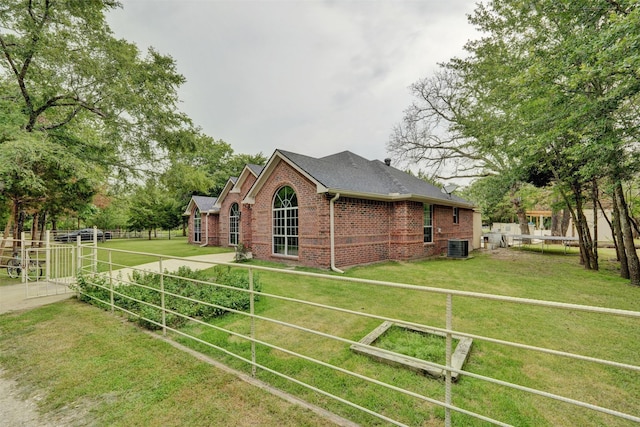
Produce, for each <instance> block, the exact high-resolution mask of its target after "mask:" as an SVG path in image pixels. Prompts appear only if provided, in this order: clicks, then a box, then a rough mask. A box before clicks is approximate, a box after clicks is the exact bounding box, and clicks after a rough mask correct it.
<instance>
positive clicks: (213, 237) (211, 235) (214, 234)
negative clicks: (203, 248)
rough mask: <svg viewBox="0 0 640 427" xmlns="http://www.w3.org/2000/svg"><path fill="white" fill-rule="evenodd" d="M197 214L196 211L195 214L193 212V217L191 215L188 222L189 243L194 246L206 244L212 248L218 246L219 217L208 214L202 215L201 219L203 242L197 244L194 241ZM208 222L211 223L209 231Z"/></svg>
mask: <svg viewBox="0 0 640 427" xmlns="http://www.w3.org/2000/svg"><path fill="white" fill-rule="evenodd" d="M194 214H195V210H194V211H193V212H191V215H189V219H188V220H187V227H188V236H187V239H188V241H189V243H191V244H193V245H202V244H204V243H207V244H208V245H210V246H218V245H219V242H218V215H215V214H214V215H208V216H207V215H206V214H202V213H201V214H200V218H201V223H200V224H201V230H200V231H201V233H202V234H201V236H202V237H201V241H200V242H196V241H194V240H193V237H194V235H193V218H194V216H195V215H194ZM207 221H209V225H208V227H209V229H208V230H207V223H206V222H207ZM207 231H208V239H207Z"/></svg>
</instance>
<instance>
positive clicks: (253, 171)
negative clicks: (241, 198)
mask: <svg viewBox="0 0 640 427" xmlns="http://www.w3.org/2000/svg"><path fill="white" fill-rule="evenodd" d="M263 169H264V167H263V166H260V165H252V164H248V165H246V166H245V167H244V169H242V173H241V174H240V177H238V180H237V181H236V183H235V185H234V186H233V188H232V189H231V192H232V193H240V192H241V191H242V186H243V185H244V183H245V182H246V180H247V179H248V178H249V177H250V176H254V177H255V178H257V177H258V175H260V173H261V172H262V170H263Z"/></svg>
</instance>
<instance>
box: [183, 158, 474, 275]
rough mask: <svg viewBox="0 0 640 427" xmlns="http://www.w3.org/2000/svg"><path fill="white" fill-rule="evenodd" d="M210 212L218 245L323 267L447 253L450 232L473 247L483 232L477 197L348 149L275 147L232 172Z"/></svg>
mask: <svg viewBox="0 0 640 427" xmlns="http://www.w3.org/2000/svg"><path fill="white" fill-rule="evenodd" d="M197 207H198V203H197V202H196V201H194V200H192V202H191V203H190V204H189V207H188V208H187V211H186V212H185V214H188V215H189V216H190V225H191V223H192V222H194V218H195V217H196V210H195V209H196V208H197ZM204 212H205V211H203V209H202V208H200V216H201V217H202V216H204V215H205V213H204ZM206 214H207V215H208V217H212V216H217V217H218V230H217V231H213V230H211V228H210V229H209V231H208V233H209V235H211V236H213V235H214V234H215V236H216V237H215V238H216V239H217V243H210V244H216V245H220V246H235V245H237V244H239V243H242V244H243V245H244V246H245V247H247V248H249V249H250V250H251V252H252V255H253V257H254V258H258V259H263V260H276V261H286V262H288V263H292V264H299V265H305V266H310V267H320V268H329V267H332V268H339V267H346V266H352V265H357V264H366V263H372V262H379V261H385V260H411V259H419V258H424V257H428V256H432V255H441V254H446V252H447V244H448V241H449V240H450V239H461V240H467V241H468V242H469V249H472V248H473V247H475V246H476V245H475V244H474V242H475V241H476V240H478V239H479V230H476V233H475V234H478V236H476V237H477V239H474V229H475V228H477V227H474V222H475V223H478V224H479V221H478V218H476V217H477V216H478V215H477V214H474V211H473V205H472V204H471V203H469V202H468V201H466V200H463V199H461V198H459V197H457V196H454V195H451V194H446V193H444V192H443V191H442V190H441V189H439V188H437V187H434V186H433V185H431V184H429V183H427V182H425V181H423V180H421V179H419V178H416V177H414V176H412V175H409V174H407V173H405V172H403V171H400V170H398V169H396V168H393V167H391V166H390V164H389V163H386V164H385V163H383V162H381V161H378V160H373V161H370V160H367V159H364V158H362V157H360V156H358V155H356V154H353V153H351V152H349V151H344V152H342V153H337V154H334V155H331V156H327V157H322V158H319V159H317V158H313V157H308V156H304V155H300V154H296V153H291V152H288V151H283V150H276V151H275V152H274V154H273V155H272V156H271V158H270V159H269V161H268V163H267V165H266V166H265V167H264V169H262V168H260V167H256V166H253V165H249V166H247V167H245V169H244V170H243V172H242V174H241V175H240V177H239V178H238V179H237V180H233V179H231V180H230V181H229V182H228V183H227V185H226V186H225V188H224V190H223V191H222V193H221V194H220V196H219V197H218V198H217V200H216V202H215V203H214V204H213V206H212V207H211V208H210V210H209V211H207V212H206ZM201 221H204V220H201ZM209 221H210V222H208V224H209V225H210V227H211V224H212V222H211V220H209ZM195 232H196V229H195V228H194V229H193V230H192V229H191V228H190V237H189V241H190V242H193V243H197V241H196V239H195V238H194V237H192V236H193V235H194V234H195ZM201 233H202V231H201ZM205 236H206V234H205ZM201 240H202V238H201ZM205 240H206V241H209V242H212V241H213V240H211V239H205Z"/></svg>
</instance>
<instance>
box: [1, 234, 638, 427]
mask: <svg viewBox="0 0 640 427" xmlns="http://www.w3.org/2000/svg"><path fill="white" fill-rule="evenodd" d="M164 242H165V243H167V242H168V241H164ZM145 243H147V242H143V241H135V244H140V245H141V246H140V247H136V248H135V249H133V248H132V246H130V245H129V244H127V245H125V246H126V247H125V246H122V247H121V248H122V249H127V250H142V251H145V252H150V253H153V252H159V251H160V250H162V251H164V252H162V253H165V254H170V252H168V251H170V250H171V249H167V248H166V247H165V249H152V248H151V247H150V246H147V248H148V249H143V248H142V247H143V245H144V244H145ZM153 243H154V241H152V242H149V244H153ZM118 244H120V241H113V242H107V243H106V244H105V245H118ZM123 244H124V242H123ZM171 244H173V242H172V243H171ZM180 245H182V246H186V248H183V247H179V246H176V249H177V250H180V251H182V250H185V251H191V250H201V249H206V250H211V249H212V248H198V247H192V246H190V245H186V244H185V243H184V240H182V241H181V242H180ZM113 247H115V246H113ZM193 255H196V254H193ZM183 256H185V255H184V253H183ZM473 256H474V257H473V258H472V259H468V260H448V259H434V260H427V261H420V262H410V263H399V262H389V263H384V264H378V265H373V266H365V267H358V268H353V269H350V270H348V271H347V273H346V276H347V277H357V278H364V279H375V280H385V281H392V282H401V283H408V284H414V285H418V286H424V287H436V288H448V289H459V290H467V291H475V292H481V293H494V294H501V295H509V296H515V297H523V298H532V299H544V300H551V301H559V302H567V303H573V304H585V305H593V306H601V307H609V308H617V309H625V310H633V311H640V288H637V287H631V286H630V285H628V284H627V282H626V281H624V280H622V279H620V278H619V277H617V272H616V271H615V265H614V264H613V263H611V262H609V261H608V259H609V258H611V257H612V255H611V254H608V253H607V252H606V251H602V252H601V260H602V269H601V271H599V272H590V271H585V270H584V269H582V267H580V266H579V265H578V259H577V255H576V254H575V253H570V254H568V255H563V254H561V253H560V254H558V253H555V254H554V253H553V250H548V249H547V248H545V253H544V254H540V253H539V252H535V251H532V250H526V249H517V250H499V251H481V252H476V253H473ZM130 258H132V257H127V258H126V259H125V261H123V263H124V262H132V263H133V261H132V260H131V259H130ZM141 262H147V261H146V260H145V261H141ZM128 265H131V264H128ZM248 265H267V266H273V264H267V263H262V262H257V261H252V262H251V263H249V264H248ZM239 268H241V267H239ZM322 273H326V272H324V271H322ZM256 274H257V275H258V276H259V280H260V283H261V286H262V292H263V294H277V295H282V296H285V297H291V298H298V299H306V300H309V301H313V302H316V303H322V304H330V305H334V306H338V307H341V308H345V309H349V310H353V311H355V312H359V313H370V314H376V315H381V316H387V317H391V318H397V319H399V320H404V321H410V322H417V323H421V324H426V325H429V326H433V327H444V326H445V320H444V319H445V316H444V314H445V297H444V296H443V295H437V294H430V293H424V292H418V291H412V290H406V289H405V290H402V289H391V288H383V287H376V286H373V285H368V284H357V283H347V282H337V281H330V280H327V279H323V278H310V277H302V276H294V275H286V274H283V273H278V272H271V271H260V272H257V273H256ZM453 310H454V319H453V327H454V329H455V330H457V331H460V332H467V333H472V334H478V335H483V336H488V337H491V338H495V339H501V340H512V341H516V342H521V343H526V344H529V345H536V346H545V347H549V348H552V349H556V350H560V351H568V352H574V353H578V354H582V355H586V356H591V357H597V358H605V359H613V360H615V361H617V362H622V363H628V364H633V365H640V340H638V337H639V336H640V321H639V320H638V319H632V318H623V317H611V316H605V315H602V314H593V313H582V312H575V311H564V310H558V309H549V308H540V307H534V306H524V305H515V304H512V303H506V302H496V301H488V300H480V299H472V298H469V297H458V296H456V297H454V298H453ZM256 313H257V314H259V315H261V316H265V317H269V318H273V319H278V320H282V321H286V322H290V323H294V324H297V325H300V326H301V327H308V328H313V329H315V330H318V331H321V332H324V333H327V334H333V335H336V336H339V337H342V338H346V339H350V340H353V341H358V340H360V339H361V338H362V337H364V336H365V335H366V334H368V333H369V332H370V331H371V330H372V329H374V328H375V327H377V326H378V325H379V324H380V323H381V321H380V320H377V319H371V318H367V317H363V316H356V315H354V314H348V313H338V312H335V311H328V310H326V309H322V308H316V307H310V306H306V305H300V304H297V303H293V302H289V301H282V300H276V299H274V298H269V297H266V296H264V295H263V296H261V297H260V299H259V301H258V302H257V304H256ZM119 319H120V318H118V317H112V316H110V315H109V314H107V313H106V312H103V311H100V310H96V309H95V308H94V307H90V306H85V305H82V304H79V303H77V302H75V301H69V302H65V303H61V304H56V305H52V306H49V307H44V308H41V309H37V310H34V311H31V312H26V313H21V314H20V313H19V314H8V315H3V316H0V365H1V366H2V367H3V368H4V369H5V370H6V372H8V374H9V375H10V376H11V377H12V378H16V379H17V380H18V382H19V383H20V384H21V385H22V386H23V390H24V392H25V393H26V394H27V395H29V394H31V395H33V394H36V393H40V394H41V395H44V396H45V397H44V398H43V400H42V401H41V403H40V404H41V408H42V410H43V411H45V412H47V413H49V414H53V416H59V417H65V416H68V413H69V408H87V409H86V413H87V414H88V415H89V416H90V417H92V418H93V417H95V419H96V420H97V421H96V424H97V425H107V424H108V425H135V424H147V425H154V424H163V425H164V424H171V423H169V422H168V420H173V419H176V420H180V421H176V422H175V423H174V425H179V424H182V425H184V424H192V423H195V424H199V425H215V424H221V423H223V424H227V425H229V424H235V425H250V424H251V422H253V421H256V419H260V420H261V422H260V423H259V424H261V425H322V423H323V422H324V421H323V420H317V419H316V418H314V417H311V416H309V415H308V414H307V413H306V412H304V411H302V410H300V409H297V408H292V407H290V406H286V405H285V406H282V405H284V404H283V403H282V402H281V401H280V400H279V399H275V398H271V397H265V396H266V395H264V394H263V393H262V392H260V391H258V390H255V389H253V388H251V387H249V386H247V387H248V388H247V389H246V390H245V389H244V388H241V387H240V385H241V383H240V382H239V381H233V379H232V378H231V379H229V381H232V383H233V384H234V386H229V385H228V384H227V383H226V382H225V381H226V380H225V381H223V380H221V379H220V375H221V374H219V373H218V372H217V371H215V370H213V369H211V368H210V367H208V366H201V364H200V363H199V362H196V361H194V360H193V359H191V356H187V355H182V354H181V353H180V352H178V351H177V350H174V349H173V348H171V347H169V346H168V345H166V344H164V343H161V342H158V341H156V340H153V339H151V338H149V337H148V335H146V334H143V333H141V332H140V331H139V330H138V329H137V328H135V327H134V326H132V325H130V324H127V323H125V322H122V321H121V320H119ZM212 323H214V324H215V326H219V327H224V328H227V329H229V330H232V331H235V332H238V333H242V334H245V335H248V334H249V331H250V329H251V323H250V321H249V320H248V319H247V318H246V317H245V316H242V315H225V316H223V317H221V318H219V319H217V320H214V321H212ZM255 329H256V335H257V338H258V339H260V340H263V341H266V342H270V343H273V344H275V345H278V346H281V347H283V348H287V349H290V350H293V351H296V352H300V353H302V354H305V355H307V356H309V357H313V358H317V359H321V360H323V361H325V362H327V363H330V364H333V365H337V366H340V367H342V368H345V369H349V370H353V371H355V372H358V373H361V374H364V375H368V376H371V377H373V378H376V379H378V380H380V381H384V382H389V383H393V384H395V385H397V386H399V387H404V388H406V389H408V390H412V391H415V392H417V393H420V394H425V395H427V396H430V397H432V398H434V399H439V400H442V399H443V398H444V385H443V382H442V381H441V380H436V379H432V378H428V377H424V376H421V375H417V374H415V373H413V372H411V371H408V370H405V369H403V368H399V367H393V366H387V365H384V364H381V363H379V362H375V361H373V360H371V359H369V358H368V357H366V356H363V355H358V354H355V353H353V352H352V351H350V349H349V345H348V343H345V342H340V341H335V340H330V339H328V338H325V337H322V336H318V335H313V334H309V333H306V332H304V331H300V330H294V329H291V328H287V327H285V326H282V325H276V324H273V323H271V322H267V321H263V320H258V321H256V322H255ZM183 331H184V332H188V333H190V334H193V335H196V336H198V337H199V338H200V339H202V340H205V341H207V342H210V343H213V344H215V345H220V346H223V347H224V348H227V349H229V350H230V351H233V352H235V353H237V354H239V355H242V356H243V357H246V358H250V354H251V349H250V345H249V344H248V343H247V341H246V340H244V339H242V338H239V337H235V336H233V335H230V334H229V333H227V332H223V331H217V330H214V329H211V328H207V327H204V326H202V325H198V324H189V325H187V326H186V327H185V328H184V329H183ZM391 338H392V340H393V341H395V343H394V344H393V345H398V341H402V339H400V338H397V337H391ZM176 339H177V340H178V341H180V342H181V343H183V344H187V345H189V346H190V347H193V348H196V349H198V350H199V351H201V352H203V353H205V354H208V355H210V356H212V357H214V358H216V359H218V360H221V361H224V362H225V363H226V364H228V365H230V366H232V367H235V368H237V369H240V370H244V371H246V372H248V371H249V369H250V368H249V367H248V366H247V364H245V363H244V362H241V361H238V360H237V359H233V358H231V357H230V356H227V355H224V354H222V353H221V352H219V351H217V350H214V349H211V348H210V347H207V346H204V345H203V344H198V343H195V342H194V341H189V340H186V339H184V338H176ZM415 345H416V344H415V343H413V342H412V343H411V344H410V346H412V347H415ZM256 350H257V360H258V363H261V364H263V365H265V366H268V367H270V368H273V369H276V370H280V371H281V372H284V373H287V374H288V375H291V376H294V377H295V378H297V379H299V380H301V381H304V382H307V383H309V384H312V385H314V386H317V387H319V388H322V389H326V390H328V391H330V392H332V393H335V394H337V395H339V396H342V397H344V398H346V399H349V400H352V401H354V402H356V403H358V404H360V405H362V406H365V407H368V408H371V409H374V410H376V411H380V412H382V413H383V414H385V415H388V416H390V417H393V418H396V419H398V420H400V421H401V422H403V423H406V424H408V425H415V426H430V425H442V422H443V419H444V410H443V409H441V408H439V407H436V406H434V405H432V404H429V403H425V402H423V401H418V400H416V399H415V398H412V397H407V396H405V395H401V394H399V393H397V392H395V391H390V390H388V389H384V388H380V387H378V386H375V385H372V384H367V383H365V382H363V381H362V380H359V379H356V378H354V377H352V376H348V375H346V374H342V373H336V372H335V371H333V370H330V369H329V368H326V367H322V366H317V365H313V364H311V363H310V362H308V361H306V360H303V359H300V358H298V357H295V356H293V355H290V354H286V353H283V352H281V351H278V350H275V349H271V348H268V347H266V346H261V345H258V346H257V349H256ZM407 351H410V350H407ZM425 357H432V356H425ZM433 357H440V356H435V355H434V356H433ZM465 370H468V371H470V372H473V373H476V374H479V375H486V376H491V377H494V378H497V379H500V380H504V381H510V382H515V383H517V384H521V385H523V386H526V387H532V388H537V389H543V390H546V391H549V392H551V393H558V394H562V395H565V396H569V397H573V398H576V399H579V400H585V401H587V402H590V403H592V404H595V405H600V406H605V407H609V408H612V409H615V410H619V411H621V412H626V413H629V414H633V415H635V416H640V405H639V404H638V402H640V373H638V372H637V371H628V370H623V369H621V368H615V367H602V366H599V365H596V364H593V363H590V362H582V361H575V360H570V359H565V358H561V357H556V356H550V355H544V354H540V353H538V352H533V351H530V350H523V349H517V348H513V347H507V346H503V345H499V344H496V343H489V342H483V341H480V340H474V344H473V347H472V350H471V354H470V357H469V360H468V362H467V365H465ZM223 376H224V375H223ZM258 378H260V379H262V380H264V381H267V382H269V383H271V384H273V385H275V386H277V387H278V388H281V389H283V390H286V391H288V392H290V393H293V394H295V395H298V396H300V397H302V398H304V399H305V400H307V401H309V402H311V403H315V404H318V405H320V406H322V407H325V408H327V409H329V410H331V411H333V412H335V413H337V414H339V415H341V416H344V417H347V418H349V419H351V420H353V421H355V422H357V423H360V424H362V425H385V423H384V422H382V421H380V420H378V419H377V418H373V417H371V416H369V415H367V414H365V413H363V412H361V411H359V410H357V409H353V408H350V407H347V406H345V405H343V404H341V403H338V402H335V401H333V400H330V399H328V398H326V397H324V396H322V395H319V394H317V393H315V392H313V391H310V390H308V389H305V388H303V387H301V386H298V385H295V384H292V383H290V382H288V381H285V380H283V379H281V378H279V377H277V376H275V375H273V374H269V373H267V372H265V371H261V370H258ZM221 381H222V383H223V385H222V386H221V385H220V384H221ZM42 392H43V393H42ZM271 399H275V400H271ZM453 403H454V404H455V405H458V406H460V407H462V408H465V409H469V410H473V411H477V412H480V413H483V414H484V415H486V416H489V417H493V418H496V419H498V420H501V421H503V422H506V423H511V424H514V425H518V426H575V425H589V426H591V425H596V426H630V425H632V424H631V422H628V421H624V420H620V419H617V418H613V417H611V416H609V415H604V414H599V413H596V412H593V411H590V410H587V409H580V408H575V407H573V406H569V405H567V404H564V403H560V402H556V401H553V400H549V399H547V398H542V397H535V396H531V395H528V394H525V393H523V392H520V391H515V390H512V389H508V388H504V387H501V386H498V385H492V384H488V383H485V382H482V381H480V380H478V379H474V378H470V377H465V376H462V377H461V378H460V379H459V381H458V383H456V384H454V385H453ZM252 405H257V406H256V408H255V409H254V408H253V406H252ZM262 410H264V411H265V412H266V413H267V414H266V415H264V416H266V417H267V418H265V419H264V420H262V418H261V417H262V416H263V415H262V412H260V411H262ZM256 411H258V413H259V414H260V415H256ZM227 416H228V417H231V418H229V419H226V420H225V421H224V422H221V421H220V420H223V419H224V417H227ZM174 417H175V418H174ZM198 417H200V418H198ZM216 417H220V418H216ZM255 417H258V418H255ZM269 417H270V418H269ZM142 420H144V421H142ZM146 420H151V421H146ZM194 420H198V422H195V421H194ZM202 420H206V421H202ZM243 423H244V424H243ZM453 425H456V426H460V425H462V426H483V425H486V423H484V422H481V421H478V420H475V419H473V418H470V417H468V416H465V415H462V414H458V413H455V412H454V413H453Z"/></svg>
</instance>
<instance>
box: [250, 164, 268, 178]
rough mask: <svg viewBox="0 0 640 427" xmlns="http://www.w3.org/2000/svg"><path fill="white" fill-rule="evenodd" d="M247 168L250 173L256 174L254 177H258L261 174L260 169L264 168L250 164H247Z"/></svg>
mask: <svg viewBox="0 0 640 427" xmlns="http://www.w3.org/2000/svg"><path fill="white" fill-rule="evenodd" d="M247 167H248V168H249V169H251V172H253V173H254V174H256V176H258V175H260V173H261V172H262V169H264V166H260V165H253V164H251V163H249V164H247Z"/></svg>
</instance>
